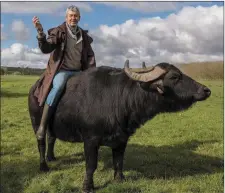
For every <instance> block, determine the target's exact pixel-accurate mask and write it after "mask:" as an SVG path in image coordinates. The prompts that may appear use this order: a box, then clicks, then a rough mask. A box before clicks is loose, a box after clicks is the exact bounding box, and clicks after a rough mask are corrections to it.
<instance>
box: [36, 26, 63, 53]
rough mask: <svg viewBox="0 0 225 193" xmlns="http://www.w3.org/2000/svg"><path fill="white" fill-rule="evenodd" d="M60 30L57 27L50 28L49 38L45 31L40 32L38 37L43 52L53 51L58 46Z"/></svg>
mask: <svg viewBox="0 0 225 193" xmlns="http://www.w3.org/2000/svg"><path fill="white" fill-rule="evenodd" d="M57 31H58V30H57V29H51V30H49V35H48V38H47V39H46V35H45V33H44V32H42V33H38V35H37V39H38V46H39V48H40V50H41V51H42V53H44V54H48V53H51V52H52V51H53V50H54V49H55V48H56V46H57V44H58V43H59V42H58V38H57V35H58V32H57Z"/></svg>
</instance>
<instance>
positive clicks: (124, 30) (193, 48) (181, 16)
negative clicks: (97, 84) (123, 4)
mask: <svg viewBox="0 0 225 193" xmlns="http://www.w3.org/2000/svg"><path fill="white" fill-rule="evenodd" d="M89 33H90V34H91V36H92V37H93V39H94V43H93V44H92V46H93V49H94V51H95V54H96V61H97V65H98V66H101V65H108V66H115V67H123V64H124V62H125V60H126V59H130V63H131V66H141V62H142V61H145V62H146V65H151V64H156V63H159V62H170V63H184V62H193V61H194V62H196V61H215V60H223V53H224V51H223V38H224V34H223V7H218V6H212V7H200V6H199V7H197V8H194V7H185V8H183V9H182V10H181V11H179V12H178V13H177V14H171V15H169V16H168V17H167V18H164V19H162V18H160V17H154V18H144V19H141V20H136V21H135V20H127V21H126V22H124V23H123V24H120V25H114V26H107V25H102V26H100V27H99V28H98V29H96V30H95V31H90V32H89ZM1 56H2V65H20V64H21V63H22V64H24V65H28V66H32V67H37V66H39V67H40V66H41V67H43V68H44V67H46V64H47V61H48V59H49V55H44V54H42V53H41V51H40V50H39V49H38V48H33V49H31V48H28V47H27V46H25V45H22V44H13V45H12V46H11V47H10V48H7V49H2V51H1ZM18 61H20V62H18Z"/></svg>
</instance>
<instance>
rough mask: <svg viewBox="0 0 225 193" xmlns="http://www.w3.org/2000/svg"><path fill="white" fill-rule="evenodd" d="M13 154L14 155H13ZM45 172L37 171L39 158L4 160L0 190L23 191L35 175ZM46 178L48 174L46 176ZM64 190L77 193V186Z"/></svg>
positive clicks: (16, 192)
mask: <svg viewBox="0 0 225 193" xmlns="http://www.w3.org/2000/svg"><path fill="white" fill-rule="evenodd" d="M11 155H12V153H11ZM14 156H15V155H14ZM40 174H43V175H45V173H43V172H40V171H39V160H38V159H34V158H28V159H27V160H26V161H22V160H17V161H13V162H5V163H2V164H1V190H0V192H2V193H18V192H23V191H24V189H25V188H27V187H28V186H29V183H30V182H32V179H33V178H35V177H36V176H37V175H40ZM46 178H48V176H46ZM41 192H42V193H44V192H46V193H48V192H49V190H45V189H44V188H43V189H42V190H41ZM66 192H71V193H72V192H73V193H79V192H80V190H79V188H77V187H68V188H67V190H66Z"/></svg>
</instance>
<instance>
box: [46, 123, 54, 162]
mask: <svg viewBox="0 0 225 193" xmlns="http://www.w3.org/2000/svg"><path fill="white" fill-rule="evenodd" d="M47 138H48V151H47V157H46V159H47V161H55V160H56V158H55V154H54V146H55V141H56V138H55V136H54V135H53V134H52V132H51V131H50V130H49V127H48V129H47Z"/></svg>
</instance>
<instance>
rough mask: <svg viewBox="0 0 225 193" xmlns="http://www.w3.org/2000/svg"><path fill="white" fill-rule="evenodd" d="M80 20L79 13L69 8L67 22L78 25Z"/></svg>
mask: <svg viewBox="0 0 225 193" xmlns="http://www.w3.org/2000/svg"><path fill="white" fill-rule="evenodd" d="M79 21H80V15H79V13H77V12H74V11H70V10H69V11H68V13H67V15H66V22H67V23H68V24H69V25H70V26H76V25H77V23H78V22H79Z"/></svg>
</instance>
